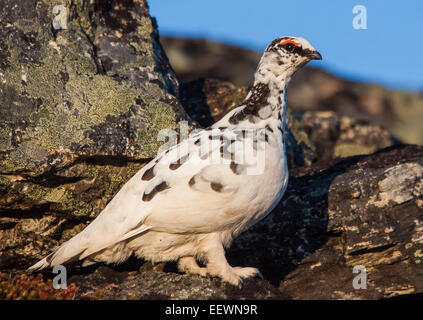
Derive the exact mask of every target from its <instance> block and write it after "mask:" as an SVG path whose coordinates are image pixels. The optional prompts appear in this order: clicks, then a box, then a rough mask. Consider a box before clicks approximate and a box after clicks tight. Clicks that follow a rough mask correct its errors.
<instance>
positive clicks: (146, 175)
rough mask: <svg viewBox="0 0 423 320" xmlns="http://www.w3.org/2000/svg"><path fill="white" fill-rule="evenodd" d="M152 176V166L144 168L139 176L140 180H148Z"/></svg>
mask: <svg viewBox="0 0 423 320" xmlns="http://www.w3.org/2000/svg"><path fill="white" fill-rule="evenodd" d="M153 178H154V166H152V167H151V168H149V169H147V170H145V172H144V174H143V175H142V177H141V180H144V181H150V180H151V179H153Z"/></svg>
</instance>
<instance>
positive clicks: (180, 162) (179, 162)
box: [169, 154, 189, 170]
mask: <svg viewBox="0 0 423 320" xmlns="http://www.w3.org/2000/svg"><path fill="white" fill-rule="evenodd" d="M188 157H189V154H187V155H185V156H183V157H181V158H180V159H178V160H176V162H173V163H171V164H169V169H170V170H176V169H178V168H179V167H180V166H182V165H183V164H184V162H185V161H187V159H188Z"/></svg>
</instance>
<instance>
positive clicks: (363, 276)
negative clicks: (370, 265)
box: [352, 265, 367, 290]
mask: <svg viewBox="0 0 423 320" xmlns="http://www.w3.org/2000/svg"><path fill="white" fill-rule="evenodd" d="M353 273H358V275H356V276H355V277H354V279H353V282H352V285H353V288H354V289H356V290H360V289H367V271H366V267H365V266H362V265H359V266H354V268H353Z"/></svg>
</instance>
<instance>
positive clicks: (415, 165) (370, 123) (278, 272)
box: [0, 0, 423, 299]
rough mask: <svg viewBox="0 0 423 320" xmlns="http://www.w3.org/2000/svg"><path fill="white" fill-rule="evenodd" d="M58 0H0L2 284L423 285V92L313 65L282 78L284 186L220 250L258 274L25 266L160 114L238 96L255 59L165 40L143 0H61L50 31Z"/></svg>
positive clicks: (324, 292)
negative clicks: (59, 276) (361, 273)
mask: <svg viewBox="0 0 423 320" xmlns="http://www.w3.org/2000/svg"><path fill="white" fill-rule="evenodd" d="M58 3H59V2H57V3H55V2H54V1H38V2H36V3H35V4H34V3H33V1H30V0H19V1H12V0H5V1H4V6H2V8H0V105H1V106H2V108H1V109H0V117H1V120H2V121H1V122H0V131H1V135H0V252H1V255H0V298H2V299H4V298H12V299H16V298H25V299H36V298H48V297H49V298H57V299H68V298H76V299H213V298H215V299H383V298H398V297H403V298H409V297H414V298H419V297H420V298H421V297H422V294H423V280H422V279H423V268H422V263H423V262H422V260H423V182H422V181H423V160H422V159H423V147H421V146H418V145H404V144H402V143H401V142H408V143H410V142H413V143H420V144H422V143H423V140H421V139H422V137H423V133H422V131H421V129H422V126H421V125H420V121H419V118H418V117H419V115H420V114H421V112H422V111H423V107H422V101H423V98H422V96H421V95H420V94H414V93H400V92H393V91H389V90H387V89H384V88H381V87H378V86H375V85H366V84H358V83H353V82H349V81H345V80H341V79H338V78H336V77H334V76H332V75H330V74H328V73H326V72H323V71H320V70H315V69H310V68H307V69H305V70H304V71H303V72H302V73H299V74H298V75H296V76H295V78H294V81H293V84H292V86H290V89H289V92H288V98H289V104H290V107H291V110H290V112H289V115H288V120H289V129H290V133H289V137H288V138H289V139H288V143H289V147H288V153H289V159H290V160H289V161H290V168H291V171H290V181H289V187H288V190H287V192H286V194H285V196H284V198H283V200H282V201H281V203H280V204H279V205H278V206H277V207H276V208H275V210H274V211H273V212H272V213H271V214H270V215H269V217H268V218H266V219H265V220H264V221H262V222H261V223H259V224H258V225H256V226H254V227H253V228H251V229H250V230H248V231H247V232H245V233H244V234H242V235H241V236H240V237H239V238H238V239H236V240H235V241H234V243H233V245H232V247H231V248H230V249H229V250H228V253H227V256H228V259H229V261H230V263H231V264H233V265H242V266H256V267H259V268H260V270H261V271H262V273H263V276H264V279H249V280H247V281H245V283H244V285H243V286H242V287H241V288H235V287H233V286H231V285H227V284H224V283H222V282H221V281H220V280H218V279H212V278H200V277H197V276H187V275H183V274H180V273H178V272H177V271H176V268H175V265H174V264H172V263H169V264H159V265H151V264H150V263H148V262H144V261H140V260H137V259H135V258H133V259H130V261H128V262H127V263H125V264H123V265H121V266H104V265H97V266H93V267H89V268H81V267H80V266H79V265H70V266H69V269H68V273H69V274H68V276H69V279H68V283H74V284H73V285H72V286H70V287H69V289H68V290H67V291H66V292H61V293H60V294H59V293H57V292H56V291H54V290H51V279H52V278H53V276H54V275H53V274H52V273H51V271H50V270H49V271H46V272H45V273H43V278H41V277H40V276H26V275H25V274H24V270H25V269H26V268H27V267H28V266H29V265H31V264H32V263H33V262H35V261H36V260H38V259H39V258H41V257H43V256H44V255H46V254H47V253H49V252H50V251H51V250H52V249H54V248H55V247H56V246H57V245H59V244H60V243H62V242H63V241H65V240H67V239H69V238H70V237H72V236H73V235H75V234H76V233H78V232H79V231H81V230H82V229H83V228H84V227H85V226H86V225H87V224H88V223H89V222H90V221H91V220H92V219H93V218H94V217H95V216H97V215H98V214H99V213H100V212H101V210H102V209H103V208H104V206H105V205H106V204H107V202H108V201H109V200H110V199H111V198H112V197H113V196H114V194H116V192H117V191H118V190H119V189H120V187H121V186H122V185H123V184H124V183H125V181H127V180H128V179H129V178H130V177H131V176H132V175H133V174H134V173H135V172H136V171H137V170H139V169H140V168H142V166H143V165H144V164H145V163H146V162H147V161H148V160H149V159H150V158H151V157H153V156H154V155H155V153H156V151H157V149H158V147H159V146H160V143H159V142H158V141H156V136H157V133H158V132H159V130H160V129H162V128H177V127H178V122H179V121H180V120H187V121H189V123H190V126H191V127H192V128H193V127H195V126H208V125H210V124H211V123H213V122H214V121H216V120H218V119H219V118H220V117H222V116H223V115H224V114H225V113H226V112H227V111H228V110H230V109H231V108H233V107H235V106H237V105H238V104H239V103H241V102H242V100H243V98H244V97H245V94H246V92H247V87H248V85H249V81H250V80H249V77H250V76H251V75H252V72H254V69H255V66H256V63H257V58H258V55H257V54H256V53H254V52H249V51H245V50H243V49H239V48H235V47H230V46H227V45H222V44H214V43H210V42H206V41H187V40H181V39H165V40H164V42H163V47H164V48H165V49H164V50H163V47H162V46H161V44H160V41H159V36H158V32H157V26H156V21H155V20H154V19H152V18H151V17H150V16H149V11H148V6H147V4H146V2H145V1H144V0H138V1H124V0H119V1H116V2H115V5H114V6H113V7H112V6H110V5H109V4H108V2H107V1H101V0H96V1H85V0H84V1H73V0H68V1H67V2H66V8H68V10H69V11H68V12H69V17H68V29H66V30H54V29H52V28H51V20H52V19H53V17H54V14H52V8H53V6H54V5H55V4H58ZM60 3H62V1H61V2H60ZM14 6H18V7H19V8H22V10H17V9H16V7H15V8H14ZM166 53H167V54H168V55H169V57H170V62H171V63H169V60H168V58H167V56H166ZM225 57H226V58H225ZM199 61H200V62H201V61H202V62H201V63H200V64H198V62H199ZM204 61H206V62H207V63H203V62H204ZM222 61H224V62H225V63H227V64H225V63H222ZM231 61H232V62H231ZM171 64H172V66H173V68H172V67H171ZM225 65H226V67H225ZM228 65H230V66H231V67H232V69H230V68H229V67H227V66H228ZM181 66H182V67H181ZM199 66H201V67H199ZM173 70H175V71H176V75H175V73H174V71H173ZM235 74H236V75H237V77H236V78H235V77H233V75H235ZM178 80H179V81H178ZM231 82H233V83H234V84H233V83H231ZM420 119H421V117H420ZM381 124H384V125H385V126H386V128H385V127H383V126H381ZM404 128H406V129H407V130H404ZM355 266H363V267H365V269H366V272H367V282H366V284H367V289H354V287H353V280H354V277H356V276H357V274H354V273H353V269H354V267H355Z"/></svg>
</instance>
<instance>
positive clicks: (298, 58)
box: [257, 37, 322, 80]
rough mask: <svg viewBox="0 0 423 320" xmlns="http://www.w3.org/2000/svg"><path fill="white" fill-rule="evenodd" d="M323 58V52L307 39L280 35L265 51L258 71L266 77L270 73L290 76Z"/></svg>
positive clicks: (278, 75)
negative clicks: (309, 63) (313, 61)
mask: <svg viewBox="0 0 423 320" xmlns="http://www.w3.org/2000/svg"><path fill="white" fill-rule="evenodd" d="M321 59H322V56H321V54H320V53H319V52H318V51H317V50H316V49H314V48H313V47H312V45H311V44H310V43H309V42H308V41H307V40H306V39H303V38H299V37H279V38H277V39H275V40H273V41H272V42H271V43H270V44H269V45H268V47H267V48H266V50H265V51H264V53H263V56H262V58H261V61H260V64H259V68H258V70H257V71H258V73H261V75H262V76H264V77H266V75H268V74H269V73H270V75H274V76H276V77H278V78H279V77H281V76H283V77H286V78H290V77H291V76H292V75H293V74H294V73H295V72H296V71H297V70H298V69H300V68H301V67H302V66H304V65H305V64H307V63H308V62H309V61H311V60H321ZM257 76H259V77H260V74H257ZM263 80H265V79H263Z"/></svg>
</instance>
